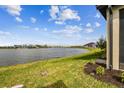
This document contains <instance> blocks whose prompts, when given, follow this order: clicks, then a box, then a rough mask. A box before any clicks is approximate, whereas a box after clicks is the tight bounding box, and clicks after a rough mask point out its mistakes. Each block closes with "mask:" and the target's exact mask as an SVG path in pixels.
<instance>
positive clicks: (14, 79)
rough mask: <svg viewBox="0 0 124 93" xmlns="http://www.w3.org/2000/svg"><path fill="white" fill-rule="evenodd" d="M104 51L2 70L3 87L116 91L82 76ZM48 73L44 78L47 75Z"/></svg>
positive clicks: (0, 69) (1, 84) (8, 67)
mask: <svg viewBox="0 0 124 93" xmlns="http://www.w3.org/2000/svg"><path fill="white" fill-rule="evenodd" d="M102 52H103V51H102V50H100V49H96V50H92V51H90V52H89V53H86V54H80V55H77V56H72V57H66V58H56V59H50V60H43V61H37V62H32V63H28V64H20V65H16V66H6V67H0V87H11V86H14V85H17V84H23V85H24V87H38V88H41V87H69V88H81V87H83V88H86V87H94V88H97V87H100V88H101V87H116V86H115V85H112V84H109V83H104V82H101V81H98V80H96V79H94V78H93V77H91V76H89V75H86V74H85V73H84V72H83V69H84V65H85V64H86V63H87V62H93V61H95V59H96V58H98V57H99V56H100V55H102ZM44 73H45V74H44Z"/></svg>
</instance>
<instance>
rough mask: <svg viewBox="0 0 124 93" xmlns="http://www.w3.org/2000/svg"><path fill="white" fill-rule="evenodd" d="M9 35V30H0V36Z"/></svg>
mask: <svg viewBox="0 0 124 93" xmlns="http://www.w3.org/2000/svg"><path fill="white" fill-rule="evenodd" d="M9 35H11V33H10V32H5V31H1V30H0V36H9Z"/></svg>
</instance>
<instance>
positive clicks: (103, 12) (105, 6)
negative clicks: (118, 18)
mask: <svg viewBox="0 0 124 93" xmlns="http://www.w3.org/2000/svg"><path fill="white" fill-rule="evenodd" d="M109 6H110V5H96V8H97V9H98V10H99V11H100V13H101V14H102V15H103V17H104V18H105V19H106V10H107V9H108V7H109ZM117 6H119V5H111V8H112V7H117ZM109 9H110V8H109ZM110 13H112V11H111V9H110Z"/></svg>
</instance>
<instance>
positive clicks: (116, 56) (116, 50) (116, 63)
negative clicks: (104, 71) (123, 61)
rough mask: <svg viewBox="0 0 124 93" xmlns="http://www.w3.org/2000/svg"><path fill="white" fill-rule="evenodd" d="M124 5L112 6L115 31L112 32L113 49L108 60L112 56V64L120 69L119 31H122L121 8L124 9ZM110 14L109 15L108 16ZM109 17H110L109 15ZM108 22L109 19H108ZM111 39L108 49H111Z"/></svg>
mask: <svg viewBox="0 0 124 93" xmlns="http://www.w3.org/2000/svg"><path fill="white" fill-rule="evenodd" d="M123 8H124V6H116V7H114V8H112V12H113V33H112V36H113V37H112V40H113V50H112V52H113V53H112V55H110V53H109V52H108V53H107V56H108V59H107V62H109V56H112V58H113V59H112V64H113V69H116V70H118V69H119V56H120V55H119V54H120V53H119V32H120V28H119V25H120V24H119V23H120V22H119V10H120V9H123ZM108 16H109V15H107V17H108ZM108 18H109V17H108ZM107 22H108V20H107ZM107 31H109V28H107ZM107 33H108V32H107ZM108 37H109V33H108ZM109 48H110V47H109V41H108V45H107V49H109Z"/></svg>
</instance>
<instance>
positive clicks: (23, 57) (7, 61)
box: [0, 48, 88, 66]
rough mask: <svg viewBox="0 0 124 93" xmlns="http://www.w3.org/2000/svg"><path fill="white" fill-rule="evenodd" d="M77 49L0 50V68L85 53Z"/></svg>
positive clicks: (83, 50)
mask: <svg viewBox="0 0 124 93" xmlns="http://www.w3.org/2000/svg"><path fill="white" fill-rule="evenodd" d="M86 52H88V50H85V49H78V48H41V49H0V66H9V65H16V64H23V63H28V62H32V61H36V60H41V59H50V58H58V57H66V56H72V55H76V54H80V53H86Z"/></svg>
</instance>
